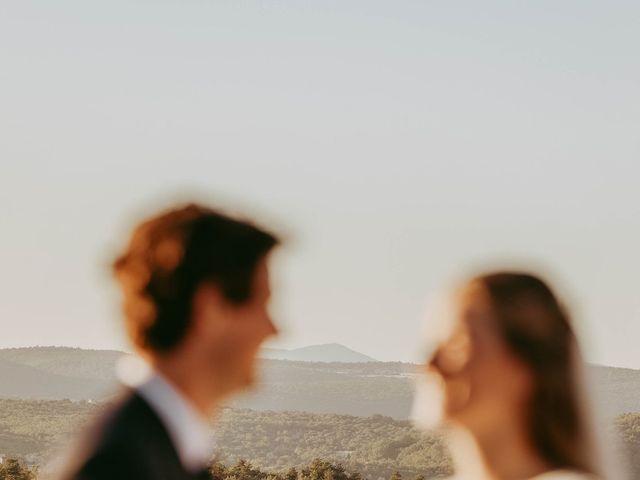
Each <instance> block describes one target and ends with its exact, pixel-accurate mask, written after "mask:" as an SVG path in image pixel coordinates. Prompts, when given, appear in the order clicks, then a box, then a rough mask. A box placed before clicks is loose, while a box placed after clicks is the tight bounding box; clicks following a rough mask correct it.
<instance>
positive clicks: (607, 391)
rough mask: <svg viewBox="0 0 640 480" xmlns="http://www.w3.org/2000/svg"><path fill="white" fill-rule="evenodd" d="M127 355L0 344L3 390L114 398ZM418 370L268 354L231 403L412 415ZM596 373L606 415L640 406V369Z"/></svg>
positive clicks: (598, 399)
mask: <svg viewBox="0 0 640 480" xmlns="http://www.w3.org/2000/svg"><path fill="white" fill-rule="evenodd" d="M320 347H323V348H319V349H315V348H311V349H310V350H309V349H306V351H305V352H303V353H304V356H303V358H313V357H305V356H306V355H312V354H313V355H317V354H318V352H320V353H321V354H322V355H321V358H325V359H326V358H327V356H326V355H327V353H331V352H333V353H340V352H343V353H344V352H345V351H349V349H347V348H346V347H341V346H337V347H340V348H335V346H320ZM325 347H331V348H325ZM301 350H305V349H301ZM294 352H295V351H294ZM354 353H357V352H354ZM121 355H122V353H121V352H116V351H104V350H82V349H78V348H66V347H31V348H17V349H16V348H14V349H0V378H2V379H3V382H2V383H1V384H0V396H1V397H5V398H28V399H64V398H68V399H72V400H87V399H92V400H104V399H107V398H108V397H109V396H110V395H111V394H112V393H113V392H114V391H115V389H116V388H117V383H116V380H115V375H114V373H113V372H114V370H115V363H116V361H117V359H118V358H119V357H120V356H121ZM362 357H364V358H369V357H366V356H362ZM315 358H318V357H317V356H316V357H315ZM349 358H351V359H353V358H356V357H354V356H350V357H349ZM358 358H359V357H358ZM418 370H419V366H417V365H412V364H407V363H399V362H375V361H370V362H362V363H353V362H335V361H334V362H328V361H316V362H310V361H294V360H291V359H290V360H276V359H268V360H264V361H263V362H262V366H261V372H260V376H259V378H260V384H259V386H258V388H257V391H255V392H253V393H251V394H247V395H244V396H241V397H238V398H236V399H235V400H234V401H233V402H231V404H230V406H234V407H239V408H250V409H253V410H259V411H265V410H272V411H287V410H288V411H306V412H313V413H335V414H344V415H357V416H369V415H373V414H381V415H386V416H389V417H393V418H396V419H407V418H408V416H409V413H410V410H411V403H412V396H413V381H412V378H413V377H414V376H415V375H416V374H417V373H418ZM589 374H590V376H591V378H592V380H593V381H592V384H593V389H592V390H593V391H592V392H591V393H590V396H592V397H593V398H594V399H595V403H596V405H599V406H600V407H601V408H602V410H603V411H604V412H605V416H607V417H608V416H616V415H619V414H622V413H626V412H640V371H638V370H631V369H623V368H612V367H603V366H591V367H589Z"/></svg>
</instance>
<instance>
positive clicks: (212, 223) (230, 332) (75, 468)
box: [58, 205, 278, 480]
mask: <svg viewBox="0 0 640 480" xmlns="http://www.w3.org/2000/svg"><path fill="white" fill-rule="evenodd" d="M277 243H278V240H277V239H276V238H275V237H274V236H273V235H271V234H270V233H267V232H265V231H263V230H261V229H259V228H257V227H256V226H254V225H252V224H249V223H246V222H243V221H239V220H236V219H233V218H230V217H228V216H225V215H222V214H220V213H218V212H216V211H214V210H211V209H209V208H206V207H202V206H199V205H188V206H186V207H183V208H177V209H175V210H171V211H168V212H166V213H163V214H161V215H159V216H157V217H154V218H151V219H150V220H147V221H146V222H144V223H142V224H141V225H140V226H139V227H138V228H137V229H136V230H135V231H134V233H133V235H132V237H131V240H130V243H129V246H128V248H127V249H126V251H125V252H124V254H123V255H122V256H121V257H119V258H118V259H117V260H116V261H115V263H114V272H115V274H116V276H117V278H118V280H119V284H120V287H121V289H122V292H123V298H124V302H123V305H124V314H125V319H126V327H127V333H128V336H129V339H130V340H131V342H132V343H133V345H134V347H135V349H136V350H137V352H138V353H139V355H140V356H141V357H142V358H143V359H144V360H145V362H146V364H147V365H148V367H149V368H148V374H146V375H144V376H143V377H142V378H137V379H131V378H129V379H125V383H127V384H128V385H127V386H128V388H127V391H126V394H125V395H124V397H123V398H122V399H121V400H119V401H118V402H117V403H116V405H115V406H114V407H113V408H111V409H109V411H108V412H107V413H106V414H104V415H102V416H101V418H100V419H99V420H98V421H97V422H96V423H95V424H94V426H93V427H92V428H91V429H90V430H88V431H87V432H86V434H85V436H84V437H83V439H82V442H81V443H80V447H78V448H76V449H75V451H73V452H72V454H73V458H72V459H71V460H70V461H69V462H67V463H66V464H65V465H64V468H63V473H62V474H61V475H60V476H59V477H58V478H60V479H63V480H70V479H78V480H80V479H82V480H85V479H86V480H91V479H105V480H106V479H110V480H111V479H136V480H145V479H166V480H173V479H204V478H208V474H207V472H206V466H207V464H208V461H209V459H210V457H211V454H212V451H211V448H212V445H211V444H210V442H209V421H208V420H209V419H210V418H211V415H212V413H213V412H214V410H215V409H216V407H217V406H219V405H220V402H221V401H222V400H223V399H225V398H226V397H228V396H229V395H231V394H232V393H234V392H237V391H239V390H242V389H244V388H246V387H248V386H251V385H252V383H253V382H254V374H255V368H256V356H257V354H258V351H259V348H260V345H261V344H262V342H263V341H264V340H265V339H266V338H267V337H269V336H271V335H274V334H276V333H277V332H276V328H275V327H274V325H273V323H272V321H271V318H270V317H269V312H268V302H269V296H270V289H269V272H268V265H267V262H268V259H269V254H270V252H271V251H272V250H273V248H274V247H275V246H276V245H277Z"/></svg>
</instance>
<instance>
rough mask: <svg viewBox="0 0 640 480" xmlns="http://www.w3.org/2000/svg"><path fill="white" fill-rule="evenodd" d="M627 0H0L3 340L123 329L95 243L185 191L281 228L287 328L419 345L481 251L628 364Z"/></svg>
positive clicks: (630, 144)
mask: <svg viewBox="0 0 640 480" xmlns="http://www.w3.org/2000/svg"><path fill="white" fill-rule="evenodd" d="M639 24H640V4H639V3H638V2H636V1H609V2H596V1H587V0H582V1H535V2H534V1H531V2H512V1H502V2H495V1H484V2H475V1H464V2H450V1H441V2H431V1H424V0H421V1H386V2H381V1H372V0H366V1H344V0H340V1H323V2H320V1H318V2H308V1H304V2H303V1H297V2H294V1H288V0H287V1H279V2H269V1H242V2H237V1H233V2H231V1H229V2H222V1H213V0H208V1H205V0H195V1H184V0H181V1H177V0H172V1H170V0H153V1H152V0H148V1H141V0H133V1H132V0H127V1H124V0H110V1H108V2H106V1H101V2H97V1H87V0H82V1H81V0H59V1H56V2H50V1H34V0H4V1H3V2H2V3H1V4H0V60H1V65H2V67H1V68H2V72H1V74H0V132H1V134H0V158H1V159H2V171H1V176H0V201H1V203H2V207H1V209H0V212H1V213H0V215H1V220H2V237H1V238H2V240H1V244H0V245H1V247H2V248H1V249H0V255H1V257H0V260H1V264H2V270H0V292H2V293H1V295H2V296H1V298H2V302H0V318H2V334H1V335H0V346H19V345H33V344H46V345H49V344H64V345H77V346H83V347H94V348H123V345H124V344H123V342H122V338H121V336H120V333H119V330H120V323H119V322H120V321H119V316H118V310H117V301H116V297H115V295H114V290H113V288H112V286H111V280H110V277H109V272H108V268H107V266H108V263H109V260H110V258H111V256H112V255H113V253H114V252H115V251H116V250H117V248H118V247H119V246H120V245H121V243H122V242H123V241H124V235H125V232H127V230H128V229H129V228H130V227H131V226H132V224H133V222H134V221H135V218H136V215H137V214H138V212H140V211H144V209H145V208H147V206H148V205H149V204H150V203H152V202H154V201H156V200H159V201H160V202H161V203H162V202H166V199H167V198H171V197H172V196H173V195H175V194H176V193H177V192H199V193H198V195H200V196H202V195H205V196H207V197H208V198H212V199H214V200H219V201H220V202H222V203H223V204H225V205H233V206H236V207H237V208H238V209H239V210H241V211H246V212H249V213H250V214H254V215H256V216H259V217H260V218H264V221H265V223H268V224H270V223H272V222H273V223H275V225H277V226H278V227H279V228H281V229H283V230H284V231H285V232H286V233H287V236H289V237H291V242H290V245H289V246H288V247H287V248H286V249H285V250H283V252H282V254H281V255H280V257H279V258H278V259H277V264H276V267H277V272H276V273H277V275H276V277H277V278H276V280H277V283H278V286H279V287H281V288H280V289H279V290H278V291H277V292H276V300H277V305H276V311H277V313H278V316H279V318H280V319H281V323H282V324H283V329H284V334H283V336H282V340H281V342H280V344H279V345H280V346H284V347H295V346H301V345H306V344H311V343H324V342H340V343H344V344H346V345H348V346H350V347H352V348H355V349H357V350H360V351H362V352H364V353H366V354H368V355H371V356H373V357H376V358H380V359H384V360H391V359H400V360H416V359H417V357H416V355H417V353H418V352H419V351H420V342H419V339H418V337H417V335H416V332H417V331H418V330H419V327H420V324H421V321H422V319H421V317H422V314H423V313H422V312H423V309H424V303H425V299H426V298H427V297H428V295H429V294H430V292H432V291H433V290H434V289H437V288H439V287H440V286H441V285H442V284H443V282H444V283H446V282H447V281H450V280H451V279H452V278H455V277H457V276H459V275H460V274H464V273H465V272H467V271H472V270H473V268H474V267H476V266H478V265H482V266H491V265H500V266H503V265H510V264H515V265H525V266H528V265H533V266H535V267H536V268H539V269H541V270H542V271H543V272H546V273H549V275H550V276H551V278H552V279H553V280H555V281H557V283H558V284H559V285H560V286H561V288H562V291H563V292H565V294H566V295H567V298H568V300H569V301H570V305H571V306H572V307H574V308H573V310H574V312H575V314H576V322H577V324H578V325H579V327H580V328H581V330H582V331H584V333H585V338H586V339H587V340H588V342H587V345H586V350H587V353H588V357H589V359H591V360H593V361H598V362H602V363H606V364H611V365H621V366H630V367H636V368H640V350H639V349H638V348H637V345H638V341H639V339H640V294H638V269H639V267H640V262H639V258H638V245H640V224H639V222H640V207H639V205H640V188H639V185H640V179H639V176H640V135H639V131H640V95H639V90H640V60H639V59H640V47H639V46H640V29H639V28H638V25H639Z"/></svg>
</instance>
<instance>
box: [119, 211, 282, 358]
mask: <svg viewBox="0 0 640 480" xmlns="http://www.w3.org/2000/svg"><path fill="white" fill-rule="evenodd" d="M277 244H278V239H277V238H276V237H275V236H274V235H272V234H271V233H268V232H266V231H264V230H262V229H260V228H258V227H256V226H254V225H253V224H251V223H248V222H244V221H240V220H236V219H233V218H231V217H229V216H226V215H224V214H222V213H220V212H217V211H215V210H213V209H210V208H207V207H204V206H201V205H196V204H189V205H186V206H184V207H181V208H176V209H173V210H170V211H167V212H164V213H162V214H160V215H158V216H156V217H153V218H151V219H149V220H147V221H145V222H143V223H142V224H141V225H139V226H138V228H136V230H135V231H134V232H133V235H132V236H131V240H130V242H129V245H128V247H127V249H126V251H125V252H124V253H123V254H122V255H121V256H119V257H118V258H117V259H116V260H115V262H114V263H113V270H114V273H115V275H116V278H117V279H118V281H119V283H120V286H121V288H122V292H123V297H124V298H123V309H124V314H125V319H126V325H127V332H128V335H129V338H130V339H131V341H132V342H133V344H134V345H135V346H136V347H138V348H141V349H143V350H150V351H154V352H167V351H170V350H172V349H174V348H175V347H176V346H177V345H178V344H179V343H180V342H181V340H182V339H183V338H184V336H185V333H186V332H187V330H188V328H189V324H190V320H191V306H192V299H193V295H194V293H195V292H196V290H197V288H198V287H199V286H200V285H201V284H202V283H203V282H211V283H213V284H215V285H216V286H217V287H218V288H219V289H220V291H221V293H222V295H223V296H224V298H225V299H226V300H228V301H229V302H231V303H234V304H238V305H239V304H242V303H244V302H246V301H248V300H249V299H250V298H251V295H252V286H253V277H254V272H255V270H256V267H257V265H258V263H259V262H260V261H261V260H262V259H263V258H264V257H266V255H267V254H268V253H269V252H270V251H271V250H272V249H273V248H274V247H275V246H276V245H277Z"/></svg>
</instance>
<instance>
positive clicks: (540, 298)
mask: <svg viewBox="0 0 640 480" xmlns="http://www.w3.org/2000/svg"><path fill="white" fill-rule="evenodd" d="M452 300H453V301H452V303H451V305H450V307H451V308H450V311H449V313H450V315H449V317H450V320H451V322H449V323H450V328H449V329H448V331H447V333H446V335H445V336H444V337H443V338H441V339H440V342H439V343H438V345H437V348H436V350H435V353H434V355H433V357H432V358H431V360H430V362H429V363H428V365H427V366H426V372H425V373H426V375H425V378H428V379H431V381H432V382H436V384H437V386H438V389H439V391H440V392H441V402H440V403H441V414H442V417H443V420H444V421H445V422H446V423H447V424H448V425H450V426H452V427H454V428H453V430H454V431H457V432H458V433H457V435H454V436H456V437H457V440H454V441H453V444H452V449H453V456H454V460H455V463H456V472H457V473H456V478H470V479H474V480H483V479H491V480H525V479H535V480H565V479H567V480H569V479H571V480H574V479H575V480H578V479H592V478H602V477H601V472H600V469H599V466H598V460H597V455H596V452H595V448H594V445H593V442H592V440H593V436H592V435H591V431H590V430H591V429H590V427H589V424H590V419H588V418H587V416H586V415H585V414H584V413H585V412H584V411H583V408H582V405H583V399H582V398H580V397H581V396H582V395H581V389H580V388H579V383H580V381H579V380H580V375H579V373H580V372H581V370H582V367H581V363H582V361H581V359H580V355H579V352H578V348H577V343H576V339H575V336H574V333H573V330H572V328H571V325H570V322H569V319H568V317H567V313H566V312H565V310H564V309H563V308H562V306H561V305H560V304H559V302H558V300H557V298H556V296H555V295H554V293H553V292H552V291H551V289H550V288H549V287H548V286H547V285H546V284H545V283H544V282H543V281H542V280H540V279H538V278H536V277H534V276H532V275H528V274H522V273H494V274H489V275H483V276H480V277H477V278H474V279H472V280H470V281H469V282H467V283H466V284H465V285H463V286H462V288H460V289H459V290H458V291H456V292H455V294H454V296H453V299H452ZM429 398H430V399H431V400H428V399H427V398H425V399H424V400H423V403H424V402H433V396H431V397H429ZM417 401H420V399H419V397H418V400H417ZM418 407H420V406H418ZM422 407H427V408H433V407H434V405H422ZM455 427H459V428H455ZM456 442H457V443H456ZM463 445H466V446H463Z"/></svg>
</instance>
